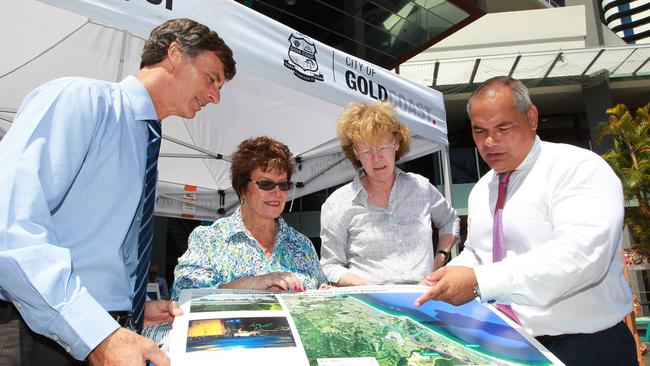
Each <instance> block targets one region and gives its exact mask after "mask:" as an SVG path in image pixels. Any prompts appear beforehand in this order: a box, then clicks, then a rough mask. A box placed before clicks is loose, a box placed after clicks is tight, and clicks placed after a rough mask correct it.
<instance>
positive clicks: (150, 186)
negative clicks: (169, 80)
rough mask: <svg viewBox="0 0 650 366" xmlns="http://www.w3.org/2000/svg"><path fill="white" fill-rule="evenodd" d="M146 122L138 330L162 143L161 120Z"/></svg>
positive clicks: (135, 304)
mask: <svg viewBox="0 0 650 366" xmlns="http://www.w3.org/2000/svg"><path fill="white" fill-rule="evenodd" d="M146 122H147V125H148V127H149V143H148V145H147V169H146V170H145V174H144V189H143V191H142V200H143V202H144V205H143V207H142V219H141V221H140V231H139V234H138V266H137V268H136V280H135V291H134V295H133V322H134V324H133V325H134V327H135V330H136V331H137V332H138V333H140V332H141V331H142V327H143V325H144V304H145V301H146V293H147V277H148V274H149V263H150V262H151V244H152V241H153V207H154V201H155V200H156V180H157V166H158V152H159V151H160V142H161V131H160V121H157V120H148V121H146Z"/></svg>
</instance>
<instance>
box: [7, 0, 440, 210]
mask: <svg viewBox="0 0 650 366" xmlns="http://www.w3.org/2000/svg"><path fill="white" fill-rule="evenodd" d="M43 1H44V2H45V3H47V4H44V3H41V2H36V1H34V0H9V1H8V4H5V11H3V12H2V14H0V29H1V30H2V31H1V32H0V39H1V40H2V44H3V45H4V47H5V50H8V52H5V53H4V54H3V56H2V58H0V138H2V136H3V134H4V132H5V131H6V130H7V129H8V128H9V125H10V122H11V121H12V120H13V117H14V116H15V112H16V111H17V110H18V108H19V105H20V102H21V101H22V100H23V98H24V97H25V96H26V94H27V93H28V92H29V91H31V90H32V89H33V88H35V87H37V86H38V85H40V84H42V83H44V82H45V81H47V80H50V79H53V78H56V77H62V76H72V75H74V76H86V77H92V78H98V79H103V80H114V81H119V80H121V79H122V78H124V77H125V76H126V75H129V74H135V73H136V72H137V69H138V67H139V58H140V52H141V49H142V45H143V44H144V39H146V37H147V36H148V34H149V32H150V30H151V29H152V28H153V27H154V26H156V25H158V24H160V23H162V22H164V21H166V20H168V19H172V18H179V17H187V18H192V19H195V20H197V21H199V22H201V23H204V24H206V25H208V26H209V27H210V28H212V29H214V30H216V31H217V32H218V33H219V34H220V35H221V36H222V38H224V40H225V41H226V43H227V44H228V45H229V46H230V47H231V48H232V49H233V52H234V55H235V59H236V61H237V75H236V76H235V78H234V79H233V80H232V81H230V82H228V83H226V85H225V86H224V88H223V90H222V100H221V103H220V104H219V105H216V106H215V105H211V106H209V107H206V108H204V109H203V110H202V111H201V112H200V113H199V114H197V116H196V117H195V118H194V119H192V120H186V119H182V118H168V119H166V120H165V121H163V124H162V126H163V137H164V140H163V144H162V148H161V157H160V162H159V182H158V192H159V197H158V200H157V203H156V214H157V215H162V216H176V217H188V218H195V219H204V220H213V219H215V218H216V217H218V216H219V215H220V214H223V213H225V212H229V211H230V210H232V209H233V208H234V207H236V205H237V197H236V194H235V193H234V191H233V190H232V188H231V185H230V175H229V169H230V164H229V156H228V155H229V154H231V153H232V151H233V150H234V149H235V148H236V146H237V145H238V144H239V143H240V142H241V141H242V140H244V139H245V138H248V137H253V136H259V135H268V136H271V137H273V138H276V139H278V140H280V141H283V142H284V143H286V144H287V145H288V146H289V148H290V149H291V151H292V152H293V153H294V156H295V157H296V159H297V162H298V166H299V171H298V172H296V174H295V175H294V177H293V181H295V182H297V183H298V184H297V188H296V189H295V190H294V191H292V192H291V194H290V195H289V197H290V198H295V197H300V196H302V195H305V194H309V193H312V192H315V191H318V190H321V189H324V188H327V187H331V186H334V185H337V184H340V183H343V182H345V181H349V180H350V179H351V178H352V176H353V174H354V171H353V169H352V166H351V165H350V164H349V163H348V162H347V161H346V160H345V158H344V157H343V154H342V153H341V151H340V147H339V144H338V140H337V139H336V131H335V121H336V118H337V116H338V115H339V114H340V113H341V111H342V110H343V108H344V106H345V105H347V104H348V103H350V102H354V101H365V102H371V101H374V100H375V99H388V100H390V101H391V102H393V103H394V104H395V105H396V106H397V109H398V114H399V116H400V119H401V120H402V121H403V122H404V123H405V124H406V125H407V126H409V128H410V131H411V134H412V148H411V152H410V153H409V154H408V155H407V156H406V157H404V158H403V161H406V160H409V159H414V158H417V157H419V156H423V155H426V154H429V153H431V152H433V151H436V150H442V151H443V153H444V155H443V167H444V169H443V170H444V171H443V175H444V177H445V186H446V189H445V191H446V193H447V194H446V195H447V198H448V199H449V198H450V197H449V178H448V177H449V172H448V158H447V155H446V151H447V132H446V131H447V125H446V119H445V110H444V104H443V99H442V95H441V94H440V93H439V92H437V91H435V90H432V89H429V88H426V87H424V86H421V85H418V84H416V83H414V82H411V81H409V80H406V79H404V78H402V77H400V76H399V75H396V74H394V73H391V72H389V71H387V70H384V69H382V68H380V67H377V66H375V65H372V64H369V63H367V62H365V61H364V60H361V59H358V58H356V57H353V56H350V55H347V54H345V53H342V52H340V51H337V50H335V49H333V48H331V47H329V46H327V45H324V44H322V43H319V42H318V41H315V40H312V39H309V38H308V37H306V36H304V35H302V34H300V33H298V32H296V31H294V30H292V29H290V28H288V27H286V26H284V25H282V24H280V23H277V22H275V21H274V20H271V19H269V18H267V17H265V16H263V15H261V14H259V13H256V12H254V11H252V10H251V9H249V8H247V7H245V6H242V5H240V4H239V3H237V2H234V1H229V0H166V1H161V0H147V1H115V0H43ZM156 3H158V4H156ZM52 5H54V6H52ZM59 7H60V8H59ZM63 9H66V10H63ZM69 11H72V12H69Z"/></svg>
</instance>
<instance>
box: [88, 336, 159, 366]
mask: <svg viewBox="0 0 650 366" xmlns="http://www.w3.org/2000/svg"><path fill="white" fill-rule="evenodd" d="M147 360H149V361H151V362H152V363H153V364H154V365H156V366H169V365H170V361H169V357H167V355H166V354H165V353H164V352H163V351H161V350H160V348H158V346H156V344H155V343H154V342H153V341H152V340H150V339H148V338H145V337H142V336H140V335H138V334H136V333H134V332H132V331H130V330H127V329H124V328H118V329H117V330H115V331H114V332H113V333H111V334H110V335H109V336H108V337H106V338H105V339H104V340H103V341H102V342H101V343H100V344H99V345H98V346H97V347H95V349H94V350H93V351H92V352H90V355H89V356H88V363H89V364H90V365H91V366H95V365H101V366H131V365H134V366H135V365H137V366H142V365H144V364H145V362H146V361H147Z"/></svg>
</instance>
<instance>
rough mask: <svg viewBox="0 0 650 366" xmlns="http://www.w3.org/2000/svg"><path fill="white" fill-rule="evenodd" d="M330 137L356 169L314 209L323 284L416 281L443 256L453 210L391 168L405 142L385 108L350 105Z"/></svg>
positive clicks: (419, 180) (451, 234)
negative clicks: (335, 138) (434, 235)
mask: <svg viewBox="0 0 650 366" xmlns="http://www.w3.org/2000/svg"><path fill="white" fill-rule="evenodd" d="M337 134H338V137H339V141H340V142H341V148H342V149H343V152H344V154H345V156H346V157H347V159H348V160H350V162H351V163H352V165H353V166H354V167H355V168H356V169H358V170H359V171H358V174H357V175H356V177H355V178H354V180H353V181H352V182H351V183H349V184H347V185H345V186H343V187H341V188H339V189H337V190H336V191H335V192H334V193H332V194H331V195H330V197H329V198H328V199H327V201H325V203H324V204H323V207H322V209H321V240H322V244H321V264H322V266H323V270H324V271H325V274H326V275H327V279H328V280H329V281H330V282H332V283H334V284H336V285H338V286H354V285H369V284H388V283H418V282H419V281H420V280H421V279H422V278H423V277H424V276H425V275H426V274H428V273H429V272H431V271H433V270H435V269H437V268H439V267H441V266H443V265H444V264H445V262H446V260H447V259H448V257H449V251H450V250H451V247H452V246H453V245H454V243H455V242H456V240H457V238H458V231H459V219H458V216H457V215H456V211H455V210H454V209H453V208H452V207H451V206H450V205H449V203H448V202H447V201H446V200H445V198H444V197H443V196H442V195H441V194H440V192H438V191H437V190H436V188H435V187H434V186H433V185H431V183H429V180H428V179H427V178H425V177H422V176H420V175H417V174H413V173H405V172H403V171H402V170H400V169H399V168H397V167H395V162H396V161H397V160H399V159H400V157H402V156H404V155H405V154H406V153H407V152H408V151H409V144H410V139H409V133H408V129H407V127H406V126H404V124H402V123H401V122H400V121H399V119H398V118H397V114H396V113H395V109H394V107H393V106H392V104H390V103H386V102H384V103H376V104H373V105H367V104H361V103H359V104H350V105H349V106H348V108H347V109H346V110H345V111H344V112H343V114H341V116H340V117H339V119H338V122H337ZM432 223H433V224H434V225H435V226H436V227H437V228H438V234H439V235H438V246H437V252H436V253H434V252H433V242H432V241H433V238H432V227H431V224H432Z"/></svg>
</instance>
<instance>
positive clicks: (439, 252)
mask: <svg viewBox="0 0 650 366" xmlns="http://www.w3.org/2000/svg"><path fill="white" fill-rule="evenodd" d="M438 254H442V255H444V256H445V263H447V262H449V260H450V259H451V253H449V252H448V251H446V250H442V249H438V251H437V252H436V255H438Z"/></svg>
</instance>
